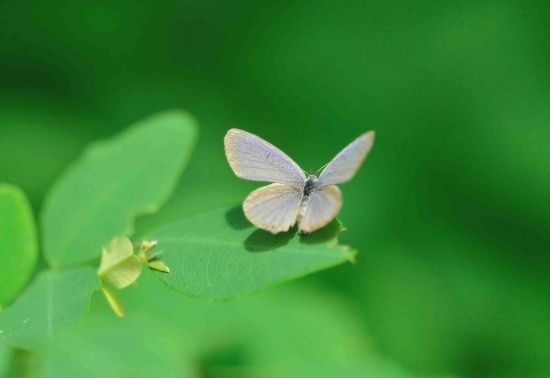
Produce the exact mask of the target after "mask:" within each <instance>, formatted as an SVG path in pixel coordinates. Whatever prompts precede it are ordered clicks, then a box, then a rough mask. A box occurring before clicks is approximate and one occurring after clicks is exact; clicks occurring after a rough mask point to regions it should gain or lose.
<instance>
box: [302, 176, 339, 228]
mask: <svg viewBox="0 0 550 378" xmlns="http://www.w3.org/2000/svg"><path fill="white" fill-rule="evenodd" d="M341 207H342V193H341V192H340V189H338V187H337V186H336V185H329V186H326V187H323V188H320V189H318V190H315V191H313V192H312V193H311V195H310V197H309V200H308V199H307V197H306V199H305V200H304V202H303V204H302V208H301V210H300V215H299V221H298V227H299V229H300V232H306V233H309V232H313V231H315V230H318V229H320V228H322V227H324V226H326V225H327V224H329V223H330V221H331V220H333V219H334V217H336V215H337V214H338V212H339V211H340V208H341Z"/></svg>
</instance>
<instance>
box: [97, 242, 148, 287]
mask: <svg viewBox="0 0 550 378" xmlns="http://www.w3.org/2000/svg"><path fill="white" fill-rule="evenodd" d="M141 268H142V263H141V261H140V260H139V259H138V258H137V256H134V247H133V246H132V242H131V241H130V240H129V239H128V238H120V237H119V238H114V239H113V240H112V241H111V244H109V247H108V248H104V249H103V254H102V257H101V263H100V265H99V270H98V274H99V278H101V279H102V280H104V281H106V282H109V283H110V284H112V285H113V286H114V287H116V288H117V289H123V288H125V287H126V286H128V285H131V284H132V283H134V282H135V281H136V280H137V279H138V277H139V275H140V274H141Z"/></svg>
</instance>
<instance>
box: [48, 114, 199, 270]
mask: <svg viewBox="0 0 550 378" xmlns="http://www.w3.org/2000/svg"><path fill="white" fill-rule="evenodd" d="M195 138H196V127H195V122H194V121H193V119H192V118H191V117H190V116H189V115H187V114H186V113H183V112H180V111H169V112H164V113H161V114H158V115H155V116H153V117H151V118H147V119H145V120H143V121H141V122H139V123H138V124H136V125H135V126H133V127H131V128H130V129H129V130H127V131H125V132H123V133H122V134H120V135H118V136H116V137H114V138H112V139H110V140H107V141H103V142H99V143H96V144H94V145H93V146H92V147H91V148H89V149H88V150H87V151H86V152H85V153H84V154H83V156H82V157H81V158H80V159H79V160H78V161H77V162H76V163H75V164H74V165H73V166H72V167H71V168H70V169H69V170H68V171H67V172H66V173H65V174H64V175H63V176H62V177H61V178H60V179H59V181H58V182H57V183H56V184H55V185H54V187H53V188H52V190H51V192H50V193H49V195H48V197H47V199H46V202H45V208H44V212H43V214H42V217H41V225H42V230H43V234H44V235H43V237H44V253H45V258H46V260H47V262H48V264H49V265H50V266H52V267H60V266H67V265H73V264H78V263H83V262H87V261H90V260H93V259H95V258H97V257H99V252H100V251H101V246H102V245H105V244H107V243H108V242H109V241H110V240H111V238H112V237H113V236H115V235H130V234H132V232H133V221H134V218H135V217H136V216H137V215H139V214H142V213H146V212H154V211H156V210H157V209H158V208H159V207H160V205H161V204H162V203H163V202H164V201H165V200H166V199H167V198H168V196H169V195H170V193H171V192H172V190H173V189H174V187H175V185H176V182H177V179H178V177H179V175H180V173H181V171H182V170H183V168H184V166H185V164H186V163H187V160H188V158H189V156H190V153H191V150H192V147H193V144H194V142H195Z"/></svg>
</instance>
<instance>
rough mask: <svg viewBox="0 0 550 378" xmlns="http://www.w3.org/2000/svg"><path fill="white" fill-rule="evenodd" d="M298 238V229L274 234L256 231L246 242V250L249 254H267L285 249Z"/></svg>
mask: <svg viewBox="0 0 550 378" xmlns="http://www.w3.org/2000/svg"><path fill="white" fill-rule="evenodd" d="M295 236H296V228H295V227H293V228H291V229H290V230H289V231H288V232H281V233H278V234H275V235H274V234H272V233H271V232H268V231H264V230H261V229H259V228H258V229H256V230H255V231H254V232H252V233H251V234H250V236H249V237H248V238H246V240H245V241H244V248H245V249H246V250H247V251H249V252H255V253H257V252H266V251H272V250H274V249H277V248H280V247H283V246H285V245H287V244H288V242H289V241H290V240H292V239H293V238H294V237H295Z"/></svg>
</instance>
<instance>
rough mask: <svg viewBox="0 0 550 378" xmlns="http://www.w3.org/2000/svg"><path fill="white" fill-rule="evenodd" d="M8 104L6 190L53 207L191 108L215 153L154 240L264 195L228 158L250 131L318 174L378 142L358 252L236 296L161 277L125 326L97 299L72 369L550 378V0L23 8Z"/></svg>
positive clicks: (143, 292) (199, 157) (354, 239)
mask: <svg viewBox="0 0 550 378" xmlns="http://www.w3.org/2000/svg"><path fill="white" fill-rule="evenodd" d="M0 99H1V100H0V101H1V104H2V105H1V106H0V151H1V155H0V156H1V160H0V181H2V182H10V183H13V184H16V185H19V186H20V187H21V188H22V189H23V190H24V191H25V192H26V193H27V194H28V195H29V197H30V199H31V202H32V204H33V207H34V209H35V211H36V212H37V213H38V212H40V209H41V205H42V200H43V198H44V196H45V194H46V192H47V190H48V188H49V187H50V185H51V184H52V183H53V182H54V180H55V178H56V177H57V176H58V175H59V174H60V172H62V171H63V170H64V169H65V168H66V167H67V165H68V164H70V162H71V161H73V160H74V159H75V158H76V157H77V156H78V155H79V154H80V153H81V151H82V150H83V148H84V147H85V146H86V145H87V144H88V143H90V142H91V141H94V140H97V139H101V138H105V137H109V136H111V135H113V134H115V133H116V132H118V131H120V130H122V129H124V128H125V127H126V126H128V125H129V124H130V123H132V122H134V121H137V120H139V119H141V118H143V117H146V116H148V115H150V114H152V113H154V112H157V111H161V110H165V109H168V108H183V109H186V110H188V111H189V112H191V113H192V114H193V115H194V116H195V117H196V119H197V120H198V121H199V123H200V125H201V129H200V137H199V143H198V145H197V148H196V151H195V153H194V155H193V158H192V161H191V163H190V165H189V167H188V169H187V170H186V171H185V173H184V175H183V177H182V179H181V181H180V184H179V186H178V188H177V191H176V193H175V195H174V196H173V198H172V199H171V200H170V201H169V202H168V203H167V205H166V206H164V207H163V209H162V210H161V211H160V212H159V213H158V214H156V215H154V216H148V217H142V218H141V219H140V220H139V222H138V230H139V231H141V232H143V231H146V230H147V229H149V228H150V227H152V226H155V225H158V224H161V223H165V222H166V221H170V220H174V219H178V218H181V217H184V216H187V215H191V214H195V213H198V212H202V211H205V210H209V209H213V208H217V207H220V206H222V205H227V204H236V203H239V202H240V201H242V200H243V199H244V198H245V196H246V195H247V194H248V193H249V191H251V190H252V189H253V188H256V187H258V184H257V183H250V182H245V181H242V180H239V179H237V178H236V177H234V175H233V173H232V172H231V170H230V168H229V166H228V165H227V162H226V160H225V156H224V153H223V136H224V134H225V132H226V131H227V130H228V129H229V128H232V127H237V128H241V129H245V130H248V131H251V132H253V133H256V134H258V135H260V136H261V137H263V138H265V139H267V140H269V141H270V142H272V143H273V144H275V145H277V146H278V147H280V148H281V149H282V150H284V151H285V152H286V153H288V154H289V155H290V156H291V157H292V158H293V159H295V160H296V161H297V162H298V163H299V164H300V165H301V166H302V167H303V168H304V169H306V170H316V169H317V168H319V167H320V166H322V165H323V164H325V163H326V162H328V161H329V160H330V159H331V158H332V157H333V156H334V155H335V154H336V153H337V152H338V151H339V150H340V149H341V148H343V147H344V146H345V145H346V144H347V143H349V142H350V141H351V140H353V139H354V138H355V137H356V136H358V135H359V134H360V133H362V132H364V131H366V130H370V129H374V130H376V132H377V140H376V143H375V146H374V149H373V151H372V152H371V154H370V156H369V158H368V159H367V161H366V162H365V164H364V166H363V168H362V169H361V170H360V171H359V173H358V174H357V176H356V178H355V179H354V181H352V182H351V183H349V184H346V185H343V186H342V187H341V189H342V191H343V194H344V201H345V204H344V207H343V209H342V212H341V214H340V219H341V221H342V222H343V223H344V224H345V225H346V226H347V228H348V231H347V232H346V233H345V234H343V235H342V237H341V240H342V242H343V243H347V244H351V245H353V246H354V247H356V248H357V249H358V251H359V255H358V262H357V264H356V265H351V264H347V265H344V266H340V267H338V268H335V269H331V270H329V271H326V272H323V273H319V274H316V275H314V276H311V277H309V278H306V279H302V280H299V281H296V282H293V283H289V284H285V285H283V286H281V287H279V288H275V289H272V290H269V291H267V292H265V293H262V294H259V295H257V296H254V297H251V298H249V299H244V300H242V301H237V302H231V303H226V304H207V303H204V302H200V301H197V300H191V299H187V298H184V297H181V296H178V295H176V294H174V293H172V292H170V291H168V290H164V289H163V288H162V287H161V286H160V284H159V283H158V282H156V281H155V280H151V279H148V278H144V279H143V283H142V284H140V285H138V286H137V287H135V288H130V289H128V290H127V291H125V292H123V293H121V296H122V299H123V301H124V302H125V304H126V306H127V312H128V317H127V318H125V319H124V320H118V319H115V318H114V316H113V315H112V314H111V313H110V312H109V311H110V310H108V309H106V308H105V307H104V306H105V305H104V304H103V302H102V301H100V300H94V302H93V304H92V312H91V314H90V315H89V316H88V318H87V320H86V323H85V325H84V327H83V328H82V329H81V330H80V331H78V332H77V333H75V334H71V335H68V336H67V337H66V338H65V339H64V340H65V341H63V342H59V343H58V344H57V346H56V347H54V348H52V349H51V350H49V351H47V352H44V353H45V355H46V356H47V360H48V361H49V363H50V364H51V366H53V368H52V369H54V370H55V369H57V368H59V366H60V365H63V368H66V369H70V367H71V366H73V368H74V369H76V371H79V372H80V373H82V374H83V366H86V367H90V368H92V367H93V369H96V370H94V371H93V372H91V373H90V374H91V375H92V376H93V375H94V374H95V375H96V376H109V374H114V373H113V372H118V373H120V374H119V375H118V376H121V375H124V374H129V373H128V372H134V373H135V372H136V371H137V372H139V373H138V375H139V374H142V375H143V376H150V375H152V374H160V373H161V372H163V374H164V375H168V376H172V375H173V376H185V375H193V374H197V375H198V376H213V377H215V376H237V377H239V376H245V377H255V376H307V375H312V376H323V374H324V376H338V375H340V376H348V375H349V376H359V377H360V376H373V377H378V376H388V377H394V376H407V375H408V374H410V375H413V376H438V377H451V376H453V377H454V376H464V377H548V376H550V290H549V289H550V280H549V277H550V195H549V193H550V3H549V2H547V1H544V0H540V1H520V0H516V1H508V0H505V1H503V0H499V1H453V2H434V1H414V2H409V1H403V0H401V1H347V2H339V1H278V2H265V1H239V0H234V1H225V2H222V1H204V0H203V1H198V0H194V1H160V2H153V1H140V2H135V1H117V2H112V1H103V0H99V1H93V2H91V1H90V2H88V1H81V2H66V1H56V0H49V1H6V0H5V1H1V2H0ZM75 335H76V336H75ZM83 340H86V341H83ZM75 345H76V346H77V347H78V348H79V349H74V348H76V347H75ZM109 348H110V349H109ZM0 349H1V346H0ZM75 350H81V351H82V352H81V353H76V352H75ZM125 354H126V356H124V355H125ZM141 356H147V357H143V358H142V357H141ZM0 359H1V358H0ZM94 359H95V360H94ZM55 361H62V362H63V363H59V362H58V363H57V365H56V362H55ZM67 361H68V362H67ZM147 364H149V365H147ZM176 365H177V366H176ZM56 366H57V367H56ZM97 369H99V370H97ZM101 369H105V370H104V371H102V370H101ZM84 370H85V369H84ZM101 372H103V373H101ZM66 374H67V376H71V374H74V371H73V372H72V373H71V372H70V371H69V372H66ZM97 374H99V375H97ZM57 376H62V375H61V373H59V374H57ZM113 376H117V375H113Z"/></svg>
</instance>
